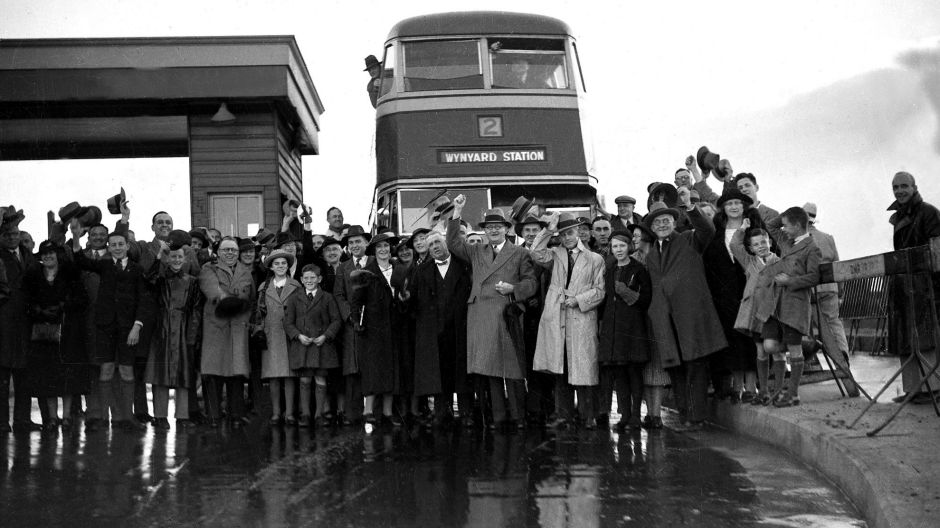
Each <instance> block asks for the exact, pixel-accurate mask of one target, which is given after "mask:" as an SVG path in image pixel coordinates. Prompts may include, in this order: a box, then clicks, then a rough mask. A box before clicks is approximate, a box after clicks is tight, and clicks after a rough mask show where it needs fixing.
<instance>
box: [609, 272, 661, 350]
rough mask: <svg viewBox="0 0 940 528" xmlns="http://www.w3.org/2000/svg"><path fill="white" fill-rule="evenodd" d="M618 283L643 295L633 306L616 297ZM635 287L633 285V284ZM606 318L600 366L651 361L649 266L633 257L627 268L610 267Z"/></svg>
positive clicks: (651, 291)
mask: <svg viewBox="0 0 940 528" xmlns="http://www.w3.org/2000/svg"><path fill="white" fill-rule="evenodd" d="M616 282H622V283H624V284H626V285H627V286H628V287H630V288H631V289H632V290H634V291H636V292H637V293H639V294H640V297H639V298H638V299H637V300H636V302H635V303H633V304H632V305H630V304H627V301H625V300H624V299H623V298H622V297H620V296H619V295H617V290H616V285H615V283H616ZM631 284H632V285H631ZM604 288H605V290H606V295H605V296H604V318H603V320H602V321H601V331H600V347H599V348H598V353H597V361H598V363H599V364H600V365H625V364H627V363H644V362H646V361H649V359H650V348H651V346H652V343H651V341H650V331H649V314H648V313H647V310H649V307H650V302H651V301H652V300H653V285H652V283H651V282H650V274H649V272H648V271H646V267H645V266H643V264H640V262H639V261H637V260H636V259H633V258H631V259H630V262H628V263H627V265H626V266H618V265H617V262H616V261H614V262H610V263H608V264H607V270H606V272H605V276H604Z"/></svg>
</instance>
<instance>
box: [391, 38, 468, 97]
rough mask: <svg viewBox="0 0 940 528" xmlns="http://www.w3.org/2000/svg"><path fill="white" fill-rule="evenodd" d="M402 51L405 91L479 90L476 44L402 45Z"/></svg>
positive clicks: (459, 41) (435, 43)
mask: <svg viewBox="0 0 940 528" xmlns="http://www.w3.org/2000/svg"><path fill="white" fill-rule="evenodd" d="M403 47H404V54H405V56H404V59H405V60H404V69H405V74H404V77H405V91H407V92H419V91H425V90H473V89H480V88H483V71H482V68H481V67H480V50H479V46H478V45H477V41H476V40H435V41H427V42H406V43H404V44H403Z"/></svg>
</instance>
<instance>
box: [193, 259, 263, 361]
mask: <svg viewBox="0 0 940 528" xmlns="http://www.w3.org/2000/svg"><path fill="white" fill-rule="evenodd" d="M199 288H200V289H201V290H202V293H203V295H204V296H205V298H206V303H205V308H204V309H203V317H202V324H203V332H202V368H201V369H200V370H201V371H202V374H203V375H206V376H223V377H232V376H246V377H247V376H248V371H249V362H248V331H249V328H248V326H249V325H248V323H249V319H250V317H251V307H252V306H253V301H254V298H255V285H254V279H253V278H252V276H251V268H250V267H249V266H246V265H244V264H242V263H241V262H237V263H236V264H235V267H234V268H229V267H228V266H225V265H224V264H222V263H215V264H206V265H205V266H203V268H202V272H201V273H200V274H199ZM228 296H237V297H238V298H240V299H243V300H244V301H246V307H245V309H244V310H242V312H241V313H239V314H237V315H235V316H233V317H219V316H217V315H216V314H215V309H216V306H218V304H219V301H220V300H222V298H223V297H228Z"/></svg>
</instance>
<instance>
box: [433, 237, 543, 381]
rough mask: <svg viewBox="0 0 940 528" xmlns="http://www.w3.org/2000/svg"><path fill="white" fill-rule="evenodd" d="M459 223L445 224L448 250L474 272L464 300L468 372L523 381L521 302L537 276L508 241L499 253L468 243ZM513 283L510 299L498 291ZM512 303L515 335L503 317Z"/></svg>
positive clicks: (527, 259)
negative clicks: (499, 285)
mask: <svg viewBox="0 0 940 528" xmlns="http://www.w3.org/2000/svg"><path fill="white" fill-rule="evenodd" d="M459 235H460V220H459V219H458V220H454V219H451V221H450V223H449V224H448V226H447V247H448V248H449V249H450V252H451V254H452V255H454V256H455V257H457V258H458V259H460V260H462V261H463V262H465V263H468V264H469V265H470V267H471V268H472V270H473V278H472V280H471V283H470V295H469V297H468V298H467V304H468V308H467V372H468V373H471V374H482V375H484V376H494V377H501V378H509V379H523V378H525V370H526V365H525V343H524V339H523V335H522V334H523V332H522V315H521V314H522V313H524V312H525V306H524V304H525V303H524V301H525V300H526V299H528V298H529V297H531V296H532V295H533V294H535V290H536V282H535V281H536V278H535V271H534V265H533V262H532V257H531V255H529V251H528V250H527V249H524V248H521V247H519V246H515V245H513V244H512V243H510V242H509V241H506V243H505V244H504V245H503V248H502V250H501V251H500V252H499V254H498V255H494V252H493V248H492V247H491V246H490V245H489V244H478V245H470V244H467V242H466V241H465V240H463V239H462V238H460V236H459ZM499 282H507V283H509V284H512V285H513V287H514V292H513V294H512V296H509V295H502V294H501V293H499V292H498V291H496V284H497V283H499ZM510 303H515V304H516V305H517V306H518V307H519V309H520V312H519V313H520V315H519V316H518V317H517V319H518V322H515V321H514V324H515V325H516V326H515V329H514V330H512V332H514V334H515V336H516V338H515V339H514V334H510V331H511V329H510V328H509V326H508V325H507V319H506V316H505V315H504V311H505V310H506V307H507V306H508V305H509V304H510Z"/></svg>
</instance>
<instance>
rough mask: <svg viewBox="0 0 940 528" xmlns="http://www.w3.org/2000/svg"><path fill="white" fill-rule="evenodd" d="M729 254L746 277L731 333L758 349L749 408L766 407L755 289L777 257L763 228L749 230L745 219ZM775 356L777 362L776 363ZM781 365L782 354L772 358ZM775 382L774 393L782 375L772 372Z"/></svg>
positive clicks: (767, 385) (768, 398)
mask: <svg viewBox="0 0 940 528" xmlns="http://www.w3.org/2000/svg"><path fill="white" fill-rule="evenodd" d="M731 252H732V253H733V254H734V258H735V260H737V261H738V262H740V263H741V266H742V267H743V268H744V273H745V275H746V276H747V283H746V284H745V286H744V296H743V297H742V298H741V307H740V308H739V309H738V317H737V319H736V320H735V321H734V329H735V330H737V331H739V332H741V333H743V334H745V335H749V336H751V337H753V338H754V344H755V346H756V347H757V381H758V385H759V392H758V395H757V397H755V398H754V399H753V400H752V401H751V404H753V405H769V404H770V401H771V391H770V381H769V378H770V374H769V371H768V370H769V369H768V365H767V351H766V350H765V349H764V343H763V340H762V339H761V329H762V328H763V323H761V322H760V321H759V320H758V319H757V318H756V317H755V311H756V310H755V306H754V289H755V287H756V286H757V277H758V275H759V274H760V272H761V270H762V269H764V267H766V266H767V264H770V263H773V262H776V261H777V260H778V259H779V257H777V255H774V254H773V253H771V252H770V235H769V234H768V233H767V231H765V230H764V229H762V228H759V227H755V228H751V227H750V221H748V220H747V219H745V220H744V221H743V222H742V224H741V226H740V227H739V228H738V229H737V230H736V231H735V233H734V236H733V237H732V238H731ZM778 356H780V357H779V359H778ZM778 360H779V361H781V362H782V363H781V364H785V361H786V358H785V357H784V356H783V354H774V361H775V362H776V361H778ZM774 373H775V376H774V377H775V379H774V382H775V383H776V385H777V390H779V389H780V388H781V387H783V372H782V371H781V372H780V373H778V372H777V371H776V369H775V371H774Z"/></svg>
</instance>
